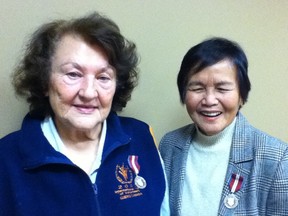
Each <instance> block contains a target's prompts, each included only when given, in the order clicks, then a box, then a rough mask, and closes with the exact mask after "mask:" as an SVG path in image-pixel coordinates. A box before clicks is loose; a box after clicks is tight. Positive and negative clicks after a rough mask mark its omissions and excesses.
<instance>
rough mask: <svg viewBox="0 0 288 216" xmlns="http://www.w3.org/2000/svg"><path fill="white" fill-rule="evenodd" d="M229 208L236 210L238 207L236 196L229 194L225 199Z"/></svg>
mask: <svg viewBox="0 0 288 216" xmlns="http://www.w3.org/2000/svg"><path fill="white" fill-rule="evenodd" d="M224 204H225V206H226V207H227V208H235V207H236V206H237V205H238V199H237V197H236V196H235V195H234V194H228V195H227V196H226V197H225V199H224Z"/></svg>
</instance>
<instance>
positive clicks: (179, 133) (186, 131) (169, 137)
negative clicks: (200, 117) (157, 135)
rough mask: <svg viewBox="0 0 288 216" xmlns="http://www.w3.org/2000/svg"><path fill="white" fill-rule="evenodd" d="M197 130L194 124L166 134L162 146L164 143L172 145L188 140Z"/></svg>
mask: <svg viewBox="0 0 288 216" xmlns="http://www.w3.org/2000/svg"><path fill="white" fill-rule="evenodd" d="M194 130H195V125H194V124H189V125H185V126H183V127H180V128H177V129H175V130H172V131H170V132H168V133H166V134H165V135H164V136H163V137H162V139H161V142H160V143H162V144H164V143H170V142H173V141H176V140H179V139H180V140H187V139H189V138H191V136H192V134H193V132H194Z"/></svg>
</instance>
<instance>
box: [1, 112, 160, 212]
mask: <svg viewBox="0 0 288 216" xmlns="http://www.w3.org/2000/svg"><path fill="white" fill-rule="evenodd" d="M40 122H41V121H40V120H38V119H32V118H31V117H30V116H29V115H28V116H26V117H25V119H24V121H23V125H22V128H21V130H20V131H18V132H14V133H12V134H10V135H8V136H6V137H5V138H3V139H1V140H0V193H1V196H0V215H1V216H6V215H7V216H8V215H9V216H13V215H23V216H28V215H29V216H31V215H35V216H36V215H41V216H46V215H47V216H48V215H49V216H50V215H53V216H58V215H59V216H65V215H67V216H68V215H69V216H71V215H72V216H74V215H75V216H80V215H81V216H82V215H83V216H90V215H91V216H92V215H93V216H95V215H103V216H106V215H107V216H113V215H117V216H121V215H126V216H127V215H128V216H129V215H135V216H136V215H137V216H141V215H143V216H144V215H145V216H147V215H149V216H153V215H155V216H157V215H159V214H160V207H161V204H162V200H163V197H164V191H165V181H164V174H163V170H162V167H161V163H160V159H159V156H158V152H157V150H156V147H155V145H154V141H153V137H152V136H151V134H150V132H149V127H148V125H147V124H145V123H143V122H140V121H138V120H135V119H131V118H123V117H118V116H117V115H116V114H110V116H109V117H108V119H107V135H106V140H105V144H104V150H103V156H102V164H101V166H100V168H99V170H98V175H97V179H96V184H95V185H93V184H92V183H91V181H90V179H89V177H88V176H87V175H86V173H84V172H83V171H82V170H81V169H80V168H78V167H77V166H75V165H74V164H72V163H71V161H70V160H69V159H68V158H66V157H65V156H64V155H62V154H61V153H59V152H56V151H55V150H54V149H53V148H52V147H51V145H50V144H49V143H48V142H47V140H46V138H45V137H44V135H43V133H42V131H41V127H40ZM129 155H137V156H138V161H139V165H140V172H139V176H142V177H143V178H144V179H145V180H146V183H147V186H146V187H145V188H144V189H139V188H137V187H136V186H135V184H134V178H135V173H134V172H133V170H132V169H131V168H130V166H129V164H128V161H127V160H128V156H129Z"/></svg>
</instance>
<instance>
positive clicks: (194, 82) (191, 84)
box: [188, 81, 234, 86]
mask: <svg viewBox="0 0 288 216" xmlns="http://www.w3.org/2000/svg"><path fill="white" fill-rule="evenodd" d="M233 84H234V83H233V82H229V81H220V82H217V83H216V85H217V86H219V85H229V86H230V85H231V86H233ZM196 85H204V84H203V82H201V81H192V82H188V86H196Z"/></svg>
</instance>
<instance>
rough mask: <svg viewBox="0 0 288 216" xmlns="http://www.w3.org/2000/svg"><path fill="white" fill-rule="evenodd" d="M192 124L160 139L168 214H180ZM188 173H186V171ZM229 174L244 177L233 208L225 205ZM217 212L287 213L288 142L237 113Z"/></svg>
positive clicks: (250, 214) (228, 188)
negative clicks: (168, 198) (264, 130)
mask: <svg viewBox="0 0 288 216" xmlns="http://www.w3.org/2000/svg"><path fill="white" fill-rule="evenodd" d="M194 133H195V125H194V124H190V125H187V126H184V127H182V128H179V129H176V130H174V131H172V132H169V133H167V134H166V135H165V136H164V137H163V138H162V139H161V141H160V145H159V149H160V153H161V156H162V157H163V160H164V164H165V169H166V174H167V179H168V184H169V197H170V201H169V202H170V210H171V215H173V216H178V215H181V197H182V188H183V182H184V176H185V175H186V173H185V166H186V161H187V155H188V149H189V146H190V145H191V142H192V139H193V134H194ZM188 174H189V173H188ZM232 174H238V175H240V176H241V177H242V178H243V183H242V187H241V189H240V190H239V191H237V192H236V193H234V194H235V196H236V197H237V199H238V200H239V202H238V205H237V206H236V207H235V208H228V207H226V206H225V204H224V202H225V197H226V196H227V195H228V194H230V187H229V182H230V180H231V176H232ZM218 215H225V216H228V215H239V216H240V215H243V216H248V215H249V216H252V215H257V216H258V215H265V216H267V215H271V216H272V215H273V216H278V215H279V216H283V215H288V145H287V144H286V143H284V142H282V141H280V140H278V139H276V138H274V137H271V136H269V135H268V134H266V133H264V132H262V131H260V130H258V129H256V128H254V127H253V126H251V125H250V124H249V123H248V121H247V120H246V119H245V117H244V116H243V115H242V114H241V113H238V115H237V120H236V126H235V130H234V134H233V139H232V147H231V152H230V158H229V164H228V169H227V173H226V177H225V183H224V186H223V190H222V196H221V201H220V203H219V210H218Z"/></svg>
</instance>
